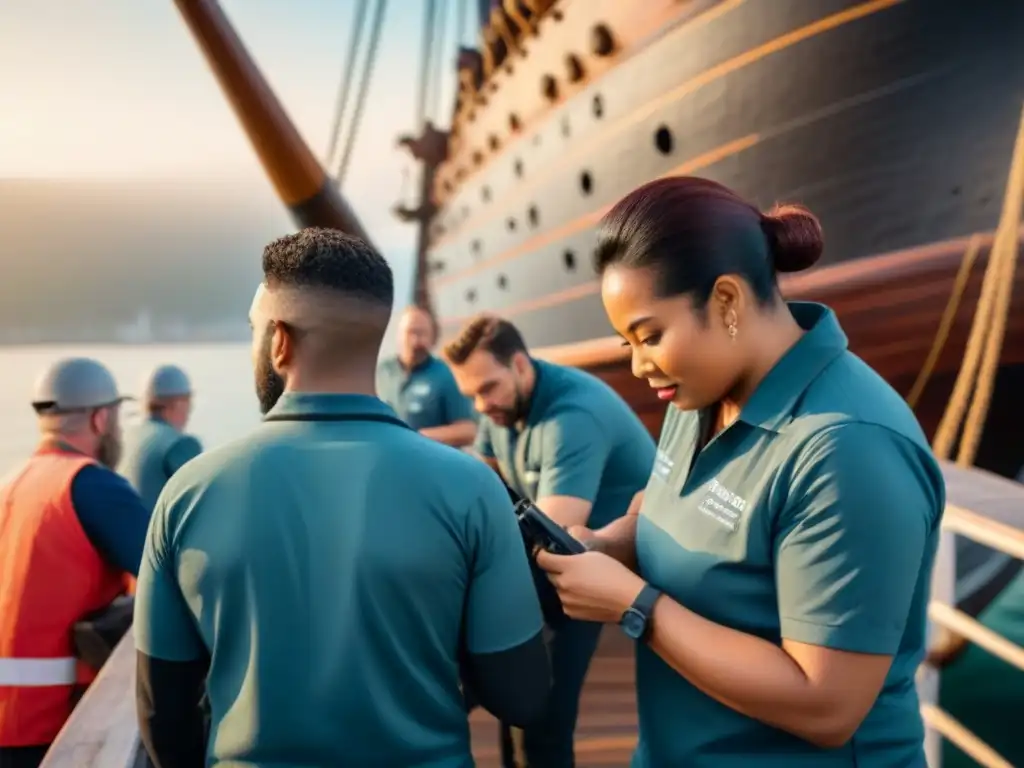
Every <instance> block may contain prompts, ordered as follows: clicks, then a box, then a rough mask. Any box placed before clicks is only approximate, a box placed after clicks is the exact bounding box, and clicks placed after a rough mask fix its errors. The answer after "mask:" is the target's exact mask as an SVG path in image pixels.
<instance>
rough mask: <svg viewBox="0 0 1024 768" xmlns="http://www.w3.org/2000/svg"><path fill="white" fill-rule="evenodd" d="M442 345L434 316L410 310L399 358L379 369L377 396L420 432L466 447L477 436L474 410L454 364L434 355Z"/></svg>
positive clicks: (400, 332) (401, 325) (401, 331)
mask: <svg viewBox="0 0 1024 768" xmlns="http://www.w3.org/2000/svg"><path fill="white" fill-rule="evenodd" d="M436 341H437V323H436V322H435V320H434V317H433V315H431V314H430V313H429V312H428V311H427V310H425V309H423V308H422V307H417V306H409V307H406V308H405V311H404V312H402V316H401V318H400V319H399V322H398V354H397V355H395V356H394V357H391V358H388V359H387V360H384V361H382V362H381V364H380V365H379V366H378V367H377V394H378V396H379V397H380V399H381V400H383V401H384V402H385V403H387V404H388V405H390V406H391V407H392V408H394V409H395V412H396V413H397V414H398V415H399V417H400V418H401V419H402V420H403V421H405V423H406V424H408V425H409V426H410V427H412V428H413V429H417V430H419V432H420V434H422V435H425V436H426V437H429V438H431V439H432V440H437V441H438V442H440V443H445V444H446V445H451V446H453V447H455V448H462V447H464V446H467V445H471V444H472V442H473V438H474V437H476V422H475V421H474V419H473V407H472V406H471V405H470V403H469V401H468V400H467V399H466V398H464V397H463V396H462V395H461V394H460V393H459V389H458V387H457V386H455V380H454V379H453V378H452V372H451V371H450V370H449V369H448V366H447V365H445V364H444V362H442V361H441V360H438V359H437V358H436V357H434V356H433V355H432V354H431V353H430V350H431V349H433V347H434V344H435V343H436Z"/></svg>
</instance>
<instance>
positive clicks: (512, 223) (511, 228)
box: [505, 219, 516, 232]
mask: <svg viewBox="0 0 1024 768" xmlns="http://www.w3.org/2000/svg"><path fill="white" fill-rule="evenodd" d="M505 226H506V227H508V231H509V232H515V231H516V220H515V219H509V220H508V221H506V222H505Z"/></svg>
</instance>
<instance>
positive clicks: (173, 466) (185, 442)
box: [164, 435, 203, 477]
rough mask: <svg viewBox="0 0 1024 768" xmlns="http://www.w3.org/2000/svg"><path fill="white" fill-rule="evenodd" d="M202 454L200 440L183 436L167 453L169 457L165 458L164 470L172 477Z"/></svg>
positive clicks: (190, 436)
mask: <svg viewBox="0 0 1024 768" xmlns="http://www.w3.org/2000/svg"><path fill="white" fill-rule="evenodd" d="M202 452H203V446H202V444H201V443H200V442H199V440H197V439H196V438H194V437H193V436H192V435H182V436H181V437H180V438H178V440H176V441H175V443H174V445H172V446H171V447H170V450H168V451H167V455H166V456H165V457H164V470H165V471H166V472H167V476H168V477H171V476H172V475H174V473H175V472H177V471H178V470H179V469H181V468H182V467H183V466H185V465H186V464H187V463H188V462H190V461H192V459H194V458H195V457H196V456H198V455H199V454H200V453H202Z"/></svg>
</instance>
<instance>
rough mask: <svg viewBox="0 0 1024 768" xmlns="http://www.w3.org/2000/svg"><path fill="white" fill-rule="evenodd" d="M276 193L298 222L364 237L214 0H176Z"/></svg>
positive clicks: (349, 209) (355, 220)
mask: <svg viewBox="0 0 1024 768" xmlns="http://www.w3.org/2000/svg"><path fill="white" fill-rule="evenodd" d="M175 5H176V6H177V7H178V11H179V12H180V13H181V15H182V17H183V18H184V19H185V23H186V24H187V25H188V28H189V30H190V31H191V32H192V36H193V37H194V38H195V39H196V42H197V43H198V44H199V47H200V48H201V49H202V52H203V55H204V56H205V57H206V61H207V63H208V65H209V67H210V69H211V70H212V71H213V73H214V75H215V76H216V78H217V82H219V83H220V87H221V89H222V90H223V91H224V95H225V96H227V98H228V101H230V102H231V106H232V108H233V109H234V111H235V115H236V116H237V117H238V120H239V122H241V124H242V127H243V128H244V129H245V132H246V134H247V135H248V137H249V141H250V142H251V143H252V146H253V149H255V150H256V155H257V156H258V157H259V159H260V162H261V163H262V164H263V169H264V170H265V171H266V172H267V176H268V177H269V178H270V182H271V183H272V184H273V185H274V190H275V191H276V192H277V194H278V197H280V198H281V201H282V202H283V203H284V204H285V205H286V206H287V207H288V210H289V211H290V212H291V215H292V218H293V220H294V221H295V223H296V225H297V226H299V227H330V228H332V229H339V230H341V231H343V232H347V233H348V234H351V235H355V236H357V237H359V238H362V239H363V240H366V241H368V242H369V238H368V237H367V236H366V231H365V230H364V229H363V226H362V224H360V222H359V219H357V218H356V215H355V213H354V212H353V211H352V208H351V207H350V206H349V205H348V203H347V202H346V200H345V199H344V198H343V197H342V195H341V193H340V192H339V191H338V189H337V188H336V187H335V185H334V183H333V180H332V179H331V178H330V177H328V175H327V173H326V172H325V171H324V169H323V167H322V166H321V165H320V163H319V162H318V161H317V159H316V157H314V155H313V153H312V151H310V149H309V146H308V145H307V144H306V142H305V141H304V140H303V138H302V136H301V135H299V131H298V129H296V127H295V124H294V123H292V121H291V119H290V118H289V117H288V115H287V114H286V113H285V111H284V108H283V107H282V106H281V103H280V102H279V101H278V100H277V97H276V96H275V95H274V93H273V91H272V90H271V89H270V86H269V85H268V84H267V81H266V79H264V77H263V75H262V73H261V72H260V71H259V68H258V67H257V66H256V64H255V62H253V60H252V57H251V56H249V52H248V51H247V50H246V49H245V46H244V45H243V44H242V41H241V40H240V39H239V37H238V35H237V34H236V33H235V30H234V28H233V27H232V26H231V22H230V21H228V18H227V16H225V15H224V11H223V10H222V9H221V7H220V4H219V3H218V2H217V0H175Z"/></svg>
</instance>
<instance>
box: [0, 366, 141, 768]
mask: <svg viewBox="0 0 1024 768" xmlns="http://www.w3.org/2000/svg"><path fill="white" fill-rule="evenodd" d="M123 399H124V398H123V397H122V396H121V395H120V394H119V392H118V389H117V384H116V383H115V381H114V377H113V376H112V375H111V374H110V371H108V370H107V369H106V368H105V367H104V366H103V365H102V364H101V363H99V362H97V361H95V360H91V359H88V358H70V359H64V360H60V361H58V362H56V363H55V364H53V365H52V366H50V367H49V368H47V369H46V370H45V371H44V372H43V373H42V375H41V376H40V377H39V379H38V380H37V381H36V385H35V392H34V394H33V397H32V407H33V408H34V409H35V412H36V414H37V416H38V419H39V428H40V432H41V433H42V439H41V440H40V443H39V446H38V447H37V448H36V450H35V452H34V453H33V454H32V456H31V457H30V458H29V459H28V461H27V462H25V464H23V465H22V466H21V467H20V468H18V469H16V470H14V471H13V472H11V473H10V474H9V475H8V476H7V477H6V478H5V480H4V481H3V485H2V486H0V768H34V767H35V766H37V765H39V763H40V762H41V761H42V759H43V756H44V755H45V754H46V750H47V748H48V747H49V745H50V743H51V742H52V741H53V740H54V738H55V737H56V736H57V733H58V731H60V729H61V727H62V726H63V725H64V721H65V720H67V718H68V715H70V714H71V710H72V707H73V704H74V701H75V695H76V692H77V691H80V690H81V687H82V686H83V685H87V684H88V683H89V682H90V681H91V680H92V678H93V677H94V676H95V673H96V670H94V669H89V668H87V667H86V665H85V664H83V663H81V662H78V661H76V659H75V651H76V649H75V647H74V643H73V637H74V627H75V624H76V623H78V622H79V621H80V620H81V619H83V618H85V617H87V616H89V615H90V614H95V613H96V612H98V611H102V610H104V609H105V608H107V607H108V606H109V605H110V604H111V603H112V602H113V601H114V600H115V599H116V598H117V597H118V596H120V595H122V594H123V593H124V592H125V587H126V584H125V581H126V580H125V574H126V573H128V574H131V575H132V576H134V575H135V574H136V573H138V569H139V560H140V559H141V557H142V546H143V543H144V541H145V536H146V526H147V525H148V523H149V513H148V512H147V510H146V509H145V508H144V507H143V505H142V502H141V501H140V499H139V497H138V495H137V494H136V493H135V491H133V490H132V488H131V486H130V485H129V484H128V483H127V481H126V480H125V479H124V478H123V477H121V476H120V475H117V474H115V473H114V472H113V471H112V470H111V467H113V466H115V465H116V463H117V460H118V455H119V453H120V450H121V434H120V428H119V426H118V411H119V410H120V406H121V402H122V400H123Z"/></svg>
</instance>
